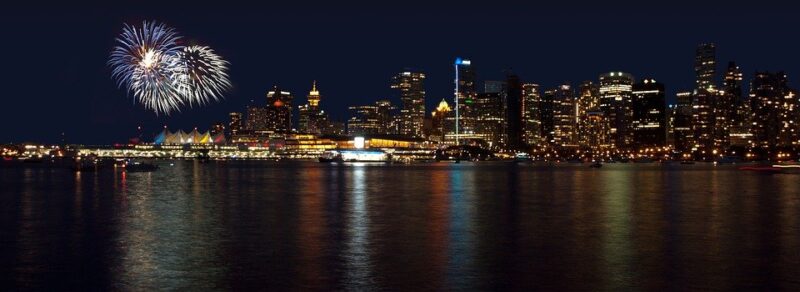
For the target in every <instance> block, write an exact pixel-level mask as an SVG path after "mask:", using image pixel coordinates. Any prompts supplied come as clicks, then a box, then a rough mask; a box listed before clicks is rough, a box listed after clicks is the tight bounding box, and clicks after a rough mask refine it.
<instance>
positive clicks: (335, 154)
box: [319, 151, 343, 163]
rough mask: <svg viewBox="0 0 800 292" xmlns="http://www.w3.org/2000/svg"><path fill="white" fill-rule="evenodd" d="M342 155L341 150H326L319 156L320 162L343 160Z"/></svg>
mask: <svg viewBox="0 0 800 292" xmlns="http://www.w3.org/2000/svg"><path fill="white" fill-rule="evenodd" d="M342 161H343V160H342V155H341V154H340V153H339V151H325V152H323V153H322V155H321V156H320V157H319V162H323V163H327V162H342Z"/></svg>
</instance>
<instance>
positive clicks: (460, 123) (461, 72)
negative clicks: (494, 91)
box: [446, 58, 478, 144]
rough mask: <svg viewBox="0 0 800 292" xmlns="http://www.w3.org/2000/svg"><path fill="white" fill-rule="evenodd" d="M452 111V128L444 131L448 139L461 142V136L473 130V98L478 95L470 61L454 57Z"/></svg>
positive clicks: (469, 133) (468, 134)
mask: <svg viewBox="0 0 800 292" xmlns="http://www.w3.org/2000/svg"><path fill="white" fill-rule="evenodd" d="M454 66H455V75H456V76H455V92H454V95H455V97H454V99H453V102H454V103H453V104H454V111H453V113H452V118H450V119H451V120H452V124H453V128H452V129H449V130H448V132H447V133H446V137H448V140H454V141H455V143H456V144H460V143H461V141H460V140H461V139H462V137H469V136H471V135H472V134H474V132H475V111H474V103H475V98H476V97H477V96H478V92H477V90H476V84H475V70H474V69H473V67H472V61H470V60H467V59H462V58H456V61H455V64H454Z"/></svg>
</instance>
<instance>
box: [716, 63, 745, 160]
mask: <svg viewBox="0 0 800 292" xmlns="http://www.w3.org/2000/svg"><path fill="white" fill-rule="evenodd" d="M720 95H721V96H720V100H718V101H717V109H718V110H719V111H720V114H718V115H717V127H716V128H717V131H716V136H717V141H718V142H717V144H718V145H719V146H720V147H721V148H723V149H725V148H727V147H729V146H737V147H746V146H747V145H749V143H750V140H752V135H751V134H750V126H751V122H750V102H749V99H747V98H746V96H744V95H743V92H742V70H741V69H740V68H739V66H737V65H736V63H734V62H729V63H728V70H727V72H725V79H724V80H723V85H722V93H721V94H720ZM728 104H729V105H728ZM721 117H722V119H721ZM725 134H727V138H725V137H724V135H725Z"/></svg>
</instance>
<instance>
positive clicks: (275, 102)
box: [248, 86, 294, 134]
mask: <svg viewBox="0 0 800 292" xmlns="http://www.w3.org/2000/svg"><path fill="white" fill-rule="evenodd" d="M293 99H294V97H293V96H292V93H290V92H288V91H283V90H281V89H280V88H279V87H278V86H273V87H272V90H270V91H269V92H267V120H266V124H267V131H272V132H274V133H280V134H288V133H291V131H292V100H293ZM249 118H250V117H248V119H249Z"/></svg>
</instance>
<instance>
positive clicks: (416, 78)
mask: <svg viewBox="0 0 800 292" xmlns="http://www.w3.org/2000/svg"><path fill="white" fill-rule="evenodd" d="M392 88H393V89H397V90H399V91H400V103H401V104H400V125H399V129H400V134H401V135H404V136H407V137H415V138H416V137H423V131H422V129H423V122H424V119H425V74H424V73H422V72H413V71H404V72H400V73H399V74H397V75H395V76H394V77H393V78H392Z"/></svg>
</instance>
